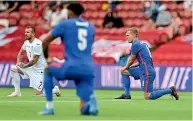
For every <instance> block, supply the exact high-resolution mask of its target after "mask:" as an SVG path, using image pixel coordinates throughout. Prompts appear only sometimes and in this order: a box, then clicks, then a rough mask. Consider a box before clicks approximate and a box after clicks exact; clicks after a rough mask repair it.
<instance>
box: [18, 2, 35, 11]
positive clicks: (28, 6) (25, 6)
mask: <svg viewBox="0 0 193 121" xmlns="http://www.w3.org/2000/svg"><path fill="white" fill-rule="evenodd" d="M31 10H32V6H31V4H23V5H22V6H20V8H19V11H31Z"/></svg>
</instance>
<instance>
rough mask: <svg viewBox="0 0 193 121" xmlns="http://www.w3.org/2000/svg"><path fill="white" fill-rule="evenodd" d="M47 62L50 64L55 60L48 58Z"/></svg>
mask: <svg viewBox="0 0 193 121" xmlns="http://www.w3.org/2000/svg"><path fill="white" fill-rule="evenodd" d="M46 62H47V63H48V64H50V63H52V62H54V59H53V58H48V59H47V60H46Z"/></svg>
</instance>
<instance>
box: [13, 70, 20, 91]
mask: <svg viewBox="0 0 193 121" xmlns="http://www.w3.org/2000/svg"><path fill="white" fill-rule="evenodd" d="M11 77H12V81H13V85H14V87H15V92H20V76H19V74H18V73H17V72H14V71H11Z"/></svg>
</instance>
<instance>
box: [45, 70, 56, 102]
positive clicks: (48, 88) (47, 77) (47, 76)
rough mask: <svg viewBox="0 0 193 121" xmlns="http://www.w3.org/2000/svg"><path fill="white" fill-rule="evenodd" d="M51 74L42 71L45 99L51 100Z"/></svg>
mask: <svg viewBox="0 0 193 121" xmlns="http://www.w3.org/2000/svg"><path fill="white" fill-rule="evenodd" d="M53 87H54V86H53V81H52V75H51V74H50V73H49V72H44V88H45V93H46V101H49V102H51V101H53V97H52V96H53V95H52V89H53Z"/></svg>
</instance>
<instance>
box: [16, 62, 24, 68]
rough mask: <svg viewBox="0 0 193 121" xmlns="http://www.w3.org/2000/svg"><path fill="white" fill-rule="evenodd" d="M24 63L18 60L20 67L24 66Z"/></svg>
mask: <svg viewBox="0 0 193 121" xmlns="http://www.w3.org/2000/svg"><path fill="white" fill-rule="evenodd" d="M23 65H24V63H23V62H18V63H17V64H16V66H19V67H23Z"/></svg>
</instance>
